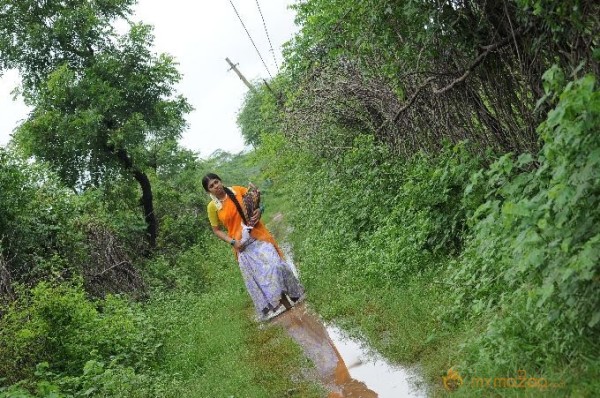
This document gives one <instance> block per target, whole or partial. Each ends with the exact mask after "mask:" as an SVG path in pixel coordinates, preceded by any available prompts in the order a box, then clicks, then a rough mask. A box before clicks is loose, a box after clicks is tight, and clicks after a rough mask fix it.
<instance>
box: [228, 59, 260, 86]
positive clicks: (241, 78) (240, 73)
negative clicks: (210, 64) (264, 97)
mask: <svg viewBox="0 0 600 398" xmlns="http://www.w3.org/2000/svg"><path fill="white" fill-rule="evenodd" d="M225 61H227V63H228V64H229V66H230V67H231V68H229V70H232V69H233V71H234V72H235V73H236V74H237V75H238V77H239V78H240V80H241V81H243V82H244V84H245V85H246V86H248V88H249V89H250V90H251V91H254V86H253V85H252V84H250V82H249V81H248V80H246V78H245V77H244V75H242V72H240V71H239V70H238V68H237V65H238V64H235V65H234V64H233V62H231V61H230V60H229V58H227V57H226V58H225Z"/></svg>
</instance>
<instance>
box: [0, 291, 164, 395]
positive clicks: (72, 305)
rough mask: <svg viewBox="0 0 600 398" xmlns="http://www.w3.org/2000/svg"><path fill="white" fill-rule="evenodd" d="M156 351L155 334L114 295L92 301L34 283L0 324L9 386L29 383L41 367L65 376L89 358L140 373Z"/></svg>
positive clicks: (0, 356) (0, 360)
mask: <svg viewBox="0 0 600 398" xmlns="http://www.w3.org/2000/svg"><path fill="white" fill-rule="evenodd" d="M159 347H160V344H159V343H158V333H157V332H156V330H154V328H153V327H152V326H151V325H150V324H149V323H148V321H147V319H146V318H145V316H144V315H143V313H142V312H140V311H139V310H138V309H137V308H136V307H135V306H132V305H131V304H130V303H128V302H127V301H126V300H124V299H121V298H119V297H116V296H107V298H106V299H105V300H103V301H98V302H92V301H90V300H88V299H87V297H86V294H85V292H84V291H83V289H82V288H81V287H80V286H68V285H65V284H62V285H57V286H52V285H50V284H48V283H45V282H43V283H40V284H38V285H37V286H36V287H35V288H34V289H33V290H32V291H31V292H30V293H26V292H21V294H20V295H19V297H18V299H17V300H16V301H15V302H14V303H12V304H11V305H10V307H9V308H7V310H6V312H5V314H4V316H3V317H2V319H0V372H1V373H2V374H3V375H4V377H5V378H6V381H7V382H8V383H9V384H10V383H14V382H16V381H19V380H23V379H32V378H33V376H34V375H35V367H36V365H37V364H38V363H42V362H47V363H48V364H49V369H50V370H51V371H53V372H55V373H57V374H60V375H70V376H76V375H78V374H79V373H80V372H81V371H82V369H83V368H84V366H85V364H86V363H87V362H88V361H89V360H92V359H93V360H99V361H109V362H113V363H115V364H118V365H123V366H129V367H132V368H134V369H144V368H147V367H148V366H150V365H151V364H152V363H153V361H155V360H156V355H157V350H158V348H159Z"/></svg>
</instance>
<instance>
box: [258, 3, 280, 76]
mask: <svg viewBox="0 0 600 398" xmlns="http://www.w3.org/2000/svg"><path fill="white" fill-rule="evenodd" d="M256 7H258V12H259V13H260V17H261V19H262V22H263V27H264V28H265V34H266V35H267V40H269V47H271V54H273V61H275V66H276V67H277V70H279V65H277V59H276V58H275V51H274V50H273V44H271V38H270V37H269V32H268V31H267V24H266V23H265V17H264V16H263V13H262V11H261V9H260V4H258V0H256Z"/></svg>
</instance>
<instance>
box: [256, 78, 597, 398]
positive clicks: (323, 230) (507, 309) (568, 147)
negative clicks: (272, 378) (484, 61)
mask: <svg viewBox="0 0 600 398" xmlns="http://www.w3.org/2000/svg"><path fill="white" fill-rule="evenodd" d="M577 76H578V75H577V74H575V75H571V76H570V77H571V78H573V77H575V79H573V80H572V81H569V76H568V75H567V74H566V73H565V72H564V71H563V70H561V69H560V68H559V67H553V68H550V69H549V70H548V71H547V73H546V74H545V78H544V83H543V87H544V89H545V95H544V96H543V98H541V99H540V100H539V101H538V103H539V106H542V104H545V105H544V106H554V109H552V110H551V111H550V112H548V115H547V119H546V121H545V122H543V123H541V124H540V126H539V128H538V130H537V131H538V134H539V136H540V139H541V140H542V143H543V147H542V150H541V151H540V152H539V154H527V153H525V154H521V155H519V156H516V155H514V154H512V153H507V154H504V155H502V156H494V155H493V152H489V151H488V152H487V153H486V157H485V158H481V159H480V158H475V157H473V156H472V155H470V151H469V150H468V149H467V147H468V145H472V144H473V143H468V144H467V143H465V144H464V145H459V146H449V147H447V148H446V149H445V150H443V151H441V152H440V153H438V154H436V156H431V155H426V154H424V153H415V154H412V155H411V157H410V159H402V158H398V157H397V156H395V154H394V153H393V151H390V150H389V149H387V148H386V146H385V145H382V144H381V143H380V142H378V140H377V139H376V138H375V137H372V136H369V135H361V134H360V133H359V132H356V131H348V133H347V134H345V135H344V133H343V131H342V130H338V131H339V133H340V137H342V139H345V140H349V137H354V138H353V141H351V145H350V146H349V147H347V148H344V150H343V151H329V152H320V153H319V152H317V153H314V152H312V150H313V148H312V147H304V148H303V147H302V146H300V145H298V144H297V143H296V142H295V141H294V137H291V138H287V137H285V136H284V135H283V134H274V135H266V136H263V137H262V141H261V146H260V147H259V149H258V154H259V159H262V162H263V163H264V164H265V169H264V172H265V173H266V175H268V176H269V178H271V179H272V180H273V181H274V189H276V190H277V191H279V195H281V197H282V198H286V199H285V203H286V208H287V210H288V212H289V214H288V218H289V220H290V221H289V222H290V224H291V226H292V227H293V229H292V230H291V233H290V239H291V240H292V241H293V242H294V251H295V258H296V262H297V263H298V264H299V265H300V266H301V270H302V272H303V280H304V281H305V282H306V285H307V287H308V288H309V291H312V292H313V297H314V299H315V303H316V305H318V306H319V311H320V312H321V313H322V314H323V315H325V316H326V317H333V318H335V319H337V320H345V321H346V322H348V326H349V327H357V328H359V329H360V331H361V332H362V333H367V334H368V335H369V336H371V338H372V339H373V343H374V344H378V343H376V342H377V341H379V340H378V339H382V338H383V339H384V340H385V341H387V343H386V344H384V345H383V348H384V349H385V350H389V352H390V355H396V354H393V353H398V352H402V355H401V356H400V357H401V358H404V359H405V360H406V359H407V358H414V356H415V355H416V356H419V355H420V354H421V352H422V351H423V350H425V351H427V352H433V354H427V355H431V358H432V359H430V358H429V357H428V356H425V357H421V358H422V360H424V361H430V360H431V361H433V363H426V364H425V367H426V368H427V369H428V372H431V373H429V377H430V380H431V381H434V380H435V382H437V381H438V380H439V379H438V377H439V375H440V374H441V373H445V371H446V370H447V369H448V368H450V367H451V366H454V365H457V366H458V369H460V372H461V374H463V375H464V376H467V377H472V376H473V375H478V374H486V372H487V374H496V375H504V374H512V373H514V369H527V370H528V372H530V373H533V374H536V375H544V376H547V377H549V378H552V377H554V378H555V379H556V380H559V379H561V380H563V381H566V382H567V387H563V388H567V389H568V391H571V392H572V393H574V394H583V395H585V394H588V393H589V392H590V391H593V390H594V389H595V388H597V383H594V382H589V380H587V379H586V378H590V377H591V378H593V374H594V372H595V371H597V369H598V366H599V364H598V361H597V359H596V358H597V357H598V355H597V353H598V349H599V348H600V347H599V346H598V345H597V343H596V341H598V325H599V323H600V321H599V319H600V315H599V313H598V311H597V309H598V307H599V306H600V303H599V302H598V299H597V298H598V297H600V295H599V294H598V283H597V278H598V273H599V269H598V247H597V246H598V245H597V241H598V231H597V225H600V223H599V221H600V220H598V216H599V214H598V210H597V209H598V208H600V207H599V203H598V200H599V196H598V184H597V181H598V177H599V176H598V173H599V170H598V165H599V164H600V163H599V161H598V159H600V158H599V157H598V153H599V152H598V151H599V150H598V147H599V145H598V144H599V142H598V138H597V134H595V131H596V130H597V126H598V125H599V114H598V109H599V108H598V98H599V97H598V87H597V79H596V78H595V77H594V76H593V75H585V76H583V77H581V78H577ZM434 287H438V288H439V289H442V290H443V292H444V293H443V295H442V297H443V299H442V302H440V303H439V304H436V303H434V302H428V304H427V305H428V306H429V307H428V311H426V313H428V314H432V315H423V317H422V318H419V319H418V320H416V319H412V320H411V318H410V316H409V315H410V314H404V311H411V313H412V311H414V310H413V309H412V307H411V306H410V305H408V304H403V305H404V306H405V308H404V311H402V309H398V310H397V311H401V312H402V319H403V320H404V322H407V324H405V329H403V331H402V332H397V331H395V329H394V328H393V327H391V326H390V325H389V320H387V319H385V317H381V316H378V318H377V320H371V319H370V318H369V315H368V314H370V313H372V312H373V313H377V314H379V315H381V313H382V312H381V311H383V309H378V308H379V304H378V303H377V302H375V303H371V301H370V300H369V297H371V295H372V294H373V292H374V291H375V289H380V290H385V291H386V293H385V294H383V293H381V294H379V295H382V294H383V296H382V297H384V296H385V297H387V295H390V296H394V295H399V296H404V295H406V294H407V293H406V292H407V291H408V289H412V288H414V289H415V290H416V291H420V290H422V291H428V292H429V291H431V294H437V293H434V292H436V291H437V288H434ZM356 296H358V297H359V298H356ZM360 297H362V298H360ZM376 301H377V300H376ZM384 301H386V302H387V301H388V300H387V299H384ZM389 305H391V304H389ZM390 316H392V315H390ZM393 316H396V317H400V316H399V315H397V314H396V315H393ZM429 316H433V317H434V318H436V319H435V321H434V320H431V319H429ZM425 321H428V322H432V326H431V328H432V329H431V330H432V331H431V332H430V333H429V334H427V333H424V332H418V333H419V334H418V335H419V337H417V339H425V341H423V340H421V344H414V345H409V348H407V344H406V343H405V341H406V332H405V330H418V329H419V328H420V327H421V323H422V322H425ZM415 333H416V332H415ZM439 339H442V340H439ZM448 341H452V342H453V344H454V347H453V349H452V350H451V348H448V347H447V343H448ZM435 342H437V343H438V346H436V345H435V344H433V343H435ZM430 343H431V344H432V345H430ZM411 350H412V351H411ZM450 350H451V351H452V352H450ZM442 369H443V370H442ZM469 391H470V392H473V390H468V391H467V390H466V389H465V394H467V395H468V393H469ZM547 393H548V394H551V395H552V394H554V395H557V396H560V395H562V394H564V393H565V390H556V391H552V392H547Z"/></svg>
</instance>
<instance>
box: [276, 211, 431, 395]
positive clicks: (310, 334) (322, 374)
mask: <svg viewBox="0 0 600 398" xmlns="http://www.w3.org/2000/svg"><path fill="white" fill-rule="evenodd" d="M280 218H282V216H281V217H280ZM273 219H275V217H274V218H273ZM280 247H281V249H282V251H283V252H284V254H285V257H286V261H287V263H288V264H289V265H290V267H291V268H292V271H293V273H294V275H296V277H297V278H300V275H299V273H298V269H297V268H296V266H295V264H294V260H293V256H292V250H291V247H290V245H289V244H287V243H283V244H281V245H280ZM272 323H273V324H276V325H280V326H282V327H283V328H285V329H286V331H287V332H288V334H289V335H290V336H291V337H292V338H293V339H294V340H295V341H296V342H297V343H298V344H299V345H300V346H301V347H302V349H303V351H304V353H305V355H306V356H307V357H308V358H309V359H311V360H312V361H313V363H314V364H315V367H316V369H317V372H318V375H317V376H316V377H317V378H318V379H320V380H321V382H322V383H323V384H324V385H325V387H326V388H327V389H329V391H331V393H330V394H329V396H328V398H346V397H348V398H349V397H353V398H354V397H356V398H371V397H380V398H398V397H403V398H405V397H406V398H421V397H426V396H427V394H426V392H425V391H424V390H423V389H419V388H418V386H419V385H421V386H422V385H423V383H422V382H421V380H420V378H419V377H418V375H417V373H416V372H415V371H413V370H407V369H406V368H402V367H399V366H396V365H392V364H390V363H389V362H387V361H386V360H385V359H384V358H383V357H382V356H381V355H379V354H377V353H375V352H373V351H372V350H369V349H368V347H367V346H366V345H365V344H363V343H361V342H360V341H358V340H355V339H351V338H349V337H347V336H345V335H344V333H343V332H342V330H341V329H339V328H337V327H335V326H333V325H329V326H327V327H326V326H325V325H324V324H323V322H322V321H321V319H320V318H319V317H318V316H317V315H315V314H313V313H311V312H310V311H308V310H307V308H306V305H305V304H304V303H301V304H299V305H297V306H296V307H294V308H293V309H292V310H289V311H286V312H284V313H283V314H281V315H279V316H278V317H277V318H275V319H273V321H272Z"/></svg>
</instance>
